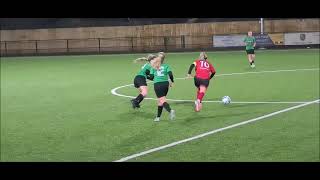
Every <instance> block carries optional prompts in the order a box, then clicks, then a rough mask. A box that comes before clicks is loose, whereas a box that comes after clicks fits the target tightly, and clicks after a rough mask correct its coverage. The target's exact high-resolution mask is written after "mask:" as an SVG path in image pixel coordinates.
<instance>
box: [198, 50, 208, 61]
mask: <svg viewBox="0 0 320 180" xmlns="http://www.w3.org/2000/svg"><path fill="white" fill-rule="evenodd" d="M207 58H208V56H207V54H206V53H205V52H201V53H200V56H199V59H202V60H207Z"/></svg>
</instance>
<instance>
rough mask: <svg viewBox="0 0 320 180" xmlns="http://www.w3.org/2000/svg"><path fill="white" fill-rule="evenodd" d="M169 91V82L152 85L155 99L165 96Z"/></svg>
mask: <svg viewBox="0 0 320 180" xmlns="http://www.w3.org/2000/svg"><path fill="white" fill-rule="evenodd" d="M168 90H169V82H168V81H165V82H158V83H154V92H155V93H156V95H157V97H158V98H160V97H163V96H167V94H168Z"/></svg>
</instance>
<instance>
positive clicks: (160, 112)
mask: <svg viewBox="0 0 320 180" xmlns="http://www.w3.org/2000/svg"><path fill="white" fill-rule="evenodd" d="M162 109H163V106H158V116H157V117H160V116H161V114H162Z"/></svg>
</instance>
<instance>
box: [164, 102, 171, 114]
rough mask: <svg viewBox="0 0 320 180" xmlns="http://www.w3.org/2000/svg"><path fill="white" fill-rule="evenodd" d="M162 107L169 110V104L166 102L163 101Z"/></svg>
mask: <svg viewBox="0 0 320 180" xmlns="http://www.w3.org/2000/svg"><path fill="white" fill-rule="evenodd" d="M163 107H164V108H165V109H166V110H167V111H168V112H170V111H171V108H170V105H169V104H168V103H167V102H165V103H163Z"/></svg>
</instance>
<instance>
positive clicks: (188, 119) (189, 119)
mask: <svg viewBox="0 0 320 180" xmlns="http://www.w3.org/2000/svg"><path fill="white" fill-rule="evenodd" d="M247 114H248V113H233V114H229V113H227V114H220V115H214V116H205V115H204V116H201V115H195V116H192V117H189V118H185V119H183V122H188V123H190V122H198V121H200V120H206V119H217V118H226V117H235V116H241V115H247Z"/></svg>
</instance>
